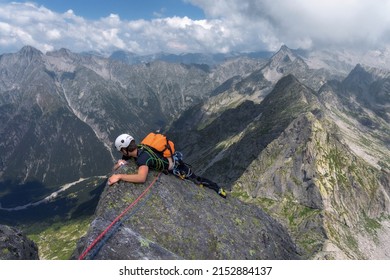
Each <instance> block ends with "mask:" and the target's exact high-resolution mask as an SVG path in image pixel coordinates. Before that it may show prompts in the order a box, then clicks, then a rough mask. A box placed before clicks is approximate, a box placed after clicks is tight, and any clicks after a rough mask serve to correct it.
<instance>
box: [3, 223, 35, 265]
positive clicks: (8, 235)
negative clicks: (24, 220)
mask: <svg viewBox="0 0 390 280" xmlns="http://www.w3.org/2000/svg"><path fill="white" fill-rule="evenodd" d="M38 259H39V257H38V248H37V246H36V245H35V243H34V242H33V241H31V240H30V239H28V238H27V237H26V236H25V235H24V234H23V233H22V232H21V231H20V230H18V229H16V228H13V227H9V226H6V225H0V260H38Z"/></svg>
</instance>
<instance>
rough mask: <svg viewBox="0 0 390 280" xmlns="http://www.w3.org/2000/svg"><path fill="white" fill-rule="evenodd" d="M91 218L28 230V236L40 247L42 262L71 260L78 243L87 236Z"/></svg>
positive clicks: (34, 227) (37, 226)
mask: <svg viewBox="0 0 390 280" xmlns="http://www.w3.org/2000/svg"><path fill="white" fill-rule="evenodd" d="M90 223H91V218H90V217H86V218H78V219H76V220H69V221H66V222H56V223H54V224H52V225H50V226H46V227H44V226H42V225H34V226H31V227H29V228H27V229H26V230H25V231H26V234H27V236H28V237H29V238H30V239H31V240H33V241H34V242H35V244H36V245H37V246H38V251H39V258H40V259H41V260H42V259H43V260H69V259H70V257H71V255H72V253H73V251H74V250H75V248H76V243H77V241H78V240H79V239H80V238H81V237H82V236H83V235H85V233H86V232H87V230H88V227H89V225H90Z"/></svg>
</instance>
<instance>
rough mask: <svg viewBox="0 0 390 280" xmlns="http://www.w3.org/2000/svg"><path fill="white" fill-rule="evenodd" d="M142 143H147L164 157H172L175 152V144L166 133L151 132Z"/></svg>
mask: <svg viewBox="0 0 390 280" xmlns="http://www.w3.org/2000/svg"><path fill="white" fill-rule="evenodd" d="M141 145H146V146H149V147H151V148H152V149H154V150H156V151H158V152H160V153H162V154H163V156H164V157H166V158H168V157H172V155H173V154H174V153H175V144H173V142H172V141H171V140H168V139H167V137H166V136H165V135H164V134H160V133H153V132H151V133H149V134H148V135H147V136H146V137H145V138H144V139H143V140H142V141H141Z"/></svg>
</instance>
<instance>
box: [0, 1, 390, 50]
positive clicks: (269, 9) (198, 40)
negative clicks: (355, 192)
mask: <svg viewBox="0 0 390 280" xmlns="http://www.w3.org/2000/svg"><path fill="white" fill-rule="evenodd" d="M186 1H187V2H189V3H191V4H193V5H195V6H198V7H200V8H201V9H203V11H204V13H205V15H206V18H205V19H203V20H193V19H191V18H188V17H169V18H167V17H165V18H163V17H159V18H156V19H153V20H136V21H126V20H123V19H121V18H120V17H119V16H118V15H116V14H110V13H109V11H108V12H107V14H108V16H107V17H105V18H101V19H99V20H94V21H91V20H87V19H84V18H83V17H80V16H78V15H76V14H75V13H74V11H72V10H68V11H67V12H65V13H62V14H59V13H55V12H53V11H51V10H49V9H47V8H45V7H43V6H38V5H36V4H33V3H15V2H13V3H8V4H5V3H1V2H0V53H2V52H5V51H17V50H18V49H20V48H21V47H23V46H24V45H26V44H29V45H32V46H34V47H36V48H38V49H40V50H42V51H48V50H53V49H59V48H62V47H65V48H68V49H70V50H72V51H76V52H79V51H89V50H93V51H101V52H105V53H107V54H108V53H110V52H112V51H113V50H116V49H125V50H128V51H132V52H135V53H139V54H147V53H155V52H161V51H163V52H170V53H181V52H227V51H256V50H264V49H265V50H276V49H278V48H279V47H280V45H281V44H286V45H288V46H289V47H291V48H311V47H325V46H354V47H361V48H366V47H371V48H374V47H375V48H376V47H383V46H384V45H389V43H390V17H389V16H388V15H389V14H390V0H377V1H370V0H343V1H339V0H240V1H239V0H214V1H209V0H186ZM161 15H162V14H161Z"/></svg>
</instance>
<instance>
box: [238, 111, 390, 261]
mask: <svg viewBox="0 0 390 280" xmlns="http://www.w3.org/2000/svg"><path fill="white" fill-rule="evenodd" d="M258 174H261V175H260V176H259V175H258ZM388 178H389V177H388V173H387V172H386V171H384V170H379V169H376V168H374V167H372V166H370V165H368V164H367V162H365V161H364V160H362V159H361V158H359V157H358V156H357V155H356V154H354V153H353V152H352V151H351V150H350V149H349V147H348V146H347V145H346V144H345V142H344V141H343V138H342V136H341V133H340V131H339V129H338V128H337V126H336V125H335V124H334V123H332V122H331V121H329V120H327V119H324V118H321V117H317V116H315V115H313V114H312V113H310V112H308V113H306V114H302V115H301V116H299V117H298V118H297V119H296V120H294V121H293V122H292V123H291V124H290V125H289V126H288V127H287V128H286V130H285V131H284V132H283V133H282V134H281V135H280V137H278V138H277V139H275V140H274V141H273V142H272V143H271V144H269V145H268V146H267V148H266V149H265V150H264V151H263V152H262V153H261V155H260V156H259V158H258V159H256V160H255V161H253V162H252V164H251V165H250V166H249V167H248V169H247V171H246V172H245V173H244V174H243V175H242V176H241V178H240V179H239V180H238V181H237V182H236V184H235V186H234V188H233V190H234V192H235V193H236V194H241V197H242V198H243V199H244V200H246V201H248V202H249V201H250V202H252V203H254V204H257V205H260V206H261V207H263V208H264V209H265V210H266V211H267V212H269V213H272V216H273V217H275V218H276V219H277V220H279V221H280V222H281V223H282V224H284V225H285V226H286V227H287V228H288V230H289V232H290V233H291V234H292V236H293V239H294V240H295V241H296V242H297V244H298V246H299V247H300V248H301V249H302V250H303V251H304V253H303V255H304V257H305V258H319V259H324V258H325V259H329V258H330V259H372V258H388V256H389V254H390V246H389V243H388V241H386V238H385V237H387V236H388V235H389V232H390V228H389V226H388V214H387V213H389V210H390V200H389V196H388V193H389V179H388Z"/></svg>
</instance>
